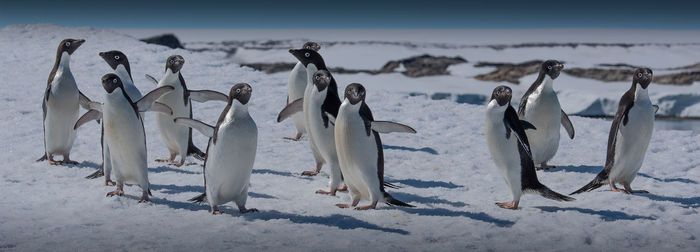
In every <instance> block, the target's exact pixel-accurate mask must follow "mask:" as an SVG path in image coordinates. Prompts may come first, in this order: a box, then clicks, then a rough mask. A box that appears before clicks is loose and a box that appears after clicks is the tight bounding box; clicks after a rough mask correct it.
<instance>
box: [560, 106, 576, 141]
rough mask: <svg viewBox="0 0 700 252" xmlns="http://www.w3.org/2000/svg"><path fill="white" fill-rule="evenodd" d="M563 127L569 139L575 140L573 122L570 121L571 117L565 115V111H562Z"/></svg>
mask: <svg viewBox="0 0 700 252" xmlns="http://www.w3.org/2000/svg"><path fill="white" fill-rule="evenodd" d="M561 125H562V126H564V129H566V133H568V134H569V138H571V139H574V125H573V124H572V123H571V120H569V116H568V115H566V113H564V110H562V111H561Z"/></svg>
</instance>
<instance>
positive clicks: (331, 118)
mask: <svg viewBox="0 0 700 252" xmlns="http://www.w3.org/2000/svg"><path fill="white" fill-rule="evenodd" d="M323 115H325V117H323V120H324V121H327V122H330V123H331V124H333V126H335V116H333V115H332V114H331V113H328V112H324V113H323ZM327 122H324V123H325V124H328V123H327ZM326 127H328V126H326Z"/></svg>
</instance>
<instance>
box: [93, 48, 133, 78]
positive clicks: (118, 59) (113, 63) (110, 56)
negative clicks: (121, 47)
mask: <svg viewBox="0 0 700 252" xmlns="http://www.w3.org/2000/svg"><path fill="white" fill-rule="evenodd" d="M99 54H100V57H102V59H104V60H105V62H107V64H109V66H110V67H111V68H112V69H113V70H116V69H117V66H119V65H124V68H126V71H128V72H129V73H130V74H131V69H130V67H129V60H128V59H127V58H126V55H124V53H122V52H120V51H108V52H100V53H99Z"/></svg>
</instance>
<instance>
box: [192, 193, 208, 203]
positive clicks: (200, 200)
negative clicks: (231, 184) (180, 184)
mask: <svg viewBox="0 0 700 252" xmlns="http://www.w3.org/2000/svg"><path fill="white" fill-rule="evenodd" d="M206 197H207V193H202V194H200V195H199V196H197V197H194V198H191V199H189V200H188V201H191V202H202V201H204V199H205V198H206Z"/></svg>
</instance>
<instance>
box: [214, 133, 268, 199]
mask: <svg viewBox="0 0 700 252" xmlns="http://www.w3.org/2000/svg"><path fill="white" fill-rule="evenodd" d="M222 129H223V130H222ZM257 136H258V130H257V128H256V126H255V123H253V122H252V119H251V120H250V121H248V122H245V121H244V122H236V121H234V122H231V123H230V125H227V124H222V125H221V126H220V131H219V132H218V136H217V140H216V144H213V143H212V145H211V147H210V150H209V151H210V153H209V154H208V158H207V164H206V167H205V169H204V176H205V179H206V183H207V184H206V187H207V197H208V200H209V203H210V204H211V205H212V206H216V205H220V204H224V203H226V202H229V201H236V202H237V203H238V202H243V203H245V201H246V199H247V197H248V194H247V192H248V184H249V183H250V175H251V173H252V172H253V164H254V162H255V152H256V149H257V143H258V142H257V141H258V140H257Z"/></svg>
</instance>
